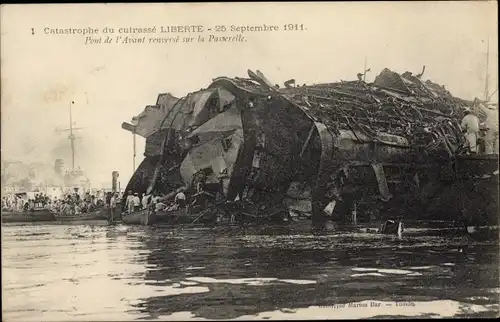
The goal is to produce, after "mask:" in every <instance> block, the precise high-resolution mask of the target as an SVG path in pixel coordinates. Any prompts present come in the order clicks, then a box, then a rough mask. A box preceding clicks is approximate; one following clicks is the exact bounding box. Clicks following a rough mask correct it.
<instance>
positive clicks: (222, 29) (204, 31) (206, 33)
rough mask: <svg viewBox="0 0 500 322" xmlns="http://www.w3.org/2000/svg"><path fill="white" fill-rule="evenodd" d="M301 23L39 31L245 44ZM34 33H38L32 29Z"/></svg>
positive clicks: (86, 38) (95, 41) (129, 40)
mask: <svg viewBox="0 0 500 322" xmlns="http://www.w3.org/2000/svg"><path fill="white" fill-rule="evenodd" d="M305 31H307V28H306V26H304V24H301V23H289V24H283V25H273V24H258V25H243V24H242V25H234V24H231V25H213V26H208V25H175V26H174V25H165V26H151V27H127V26H125V27H111V26H103V27H100V28H97V27H84V28H71V27H70V28H68V27H65V28H59V27H49V26H47V27H44V28H43V31H42V34H43V35H44V36H50V37H65V36H77V37H81V38H82V41H83V44H84V45H86V46H91V45H105V44H109V45H111V44H123V45H129V44H130V45H133V44H177V43H184V44H186V43H244V42H247V41H248V39H249V38H250V37H251V36H252V35H256V34H260V35H262V34H271V33H277V32H288V33H290V32H305ZM31 34H32V35H33V36H35V35H39V34H40V33H39V32H38V31H37V30H35V28H31Z"/></svg>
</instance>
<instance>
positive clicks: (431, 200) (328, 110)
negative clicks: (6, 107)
mask: <svg viewBox="0 0 500 322" xmlns="http://www.w3.org/2000/svg"><path fill="white" fill-rule="evenodd" d="M474 104H475V102H471V101H466V100H463V99H459V98H456V97H454V96H453V95H451V94H450V93H449V92H448V91H447V90H446V89H445V88H444V86H441V85H438V84H435V83H432V82H431V81H422V80H421V74H420V75H413V74H412V73H410V72H406V73H403V74H397V73H395V72H392V71H390V70H388V69H384V70H383V71H382V72H381V73H380V74H379V75H378V76H377V77H376V79H375V81H374V82H373V83H366V82H364V81H363V80H362V79H361V78H360V77H359V75H358V80H356V81H341V82H336V83H326V84H315V85H303V86H300V85H295V80H290V81H287V82H285V86H284V87H283V88H280V86H278V85H275V84H273V83H272V82H270V81H269V80H268V79H267V78H266V77H265V76H264V75H263V74H262V73H260V72H259V71H256V72H253V71H250V70H249V71H248V77H247V78H238V77H236V78H229V77H219V78H216V79H213V81H212V83H211V84H210V85H209V86H208V87H207V88H206V89H202V90H199V91H195V92H192V93H189V94H188V95H187V96H185V97H182V98H177V97H174V96H172V95H171V94H169V93H166V94H160V95H159V96H158V99H157V101H156V103H155V104H153V105H150V106H146V108H145V109H144V111H143V112H142V113H141V114H139V115H137V116H136V117H134V118H133V119H132V122H131V123H123V124H122V127H123V128H124V129H126V130H128V131H131V132H133V133H135V134H137V135H139V136H142V137H144V138H145V139H146V148H145V152H144V156H145V158H144V160H143V161H142V163H141V164H140V166H139V167H138V168H137V170H136V172H135V173H134V175H133V176H132V178H131V179H130V181H129V183H128V185H127V187H126V190H127V191H128V190H132V191H133V192H137V193H139V194H143V193H147V194H150V193H154V194H158V195H161V196H163V198H164V199H169V198H173V196H174V195H175V194H176V193H177V192H179V191H186V192H187V193H188V196H194V197H192V198H193V199H197V198H199V197H200V194H199V188H200V185H201V186H202V187H203V190H204V191H205V192H206V193H205V194H204V198H203V201H200V202H199V203H196V202H193V204H195V207H194V208H193V209H196V207H198V208H199V209H205V208H207V207H212V208H213V209H216V211H218V212H220V213H223V214H224V213H227V214H230V215H231V216H233V217H234V216H236V217H237V218H254V219H258V220H261V219H266V218H286V217H287V216H288V215H289V214H290V212H291V211H292V212H293V213H294V214H301V215H303V216H305V217H309V218H311V219H312V221H313V224H315V225H318V226H321V225H322V224H324V222H325V221H326V220H335V221H352V220H354V221H359V222H362V221H372V220H384V219H386V218H388V217H397V216H402V215H404V216H405V218H414V219H418V218H428V219H443V218H445V219H450V220H472V219H474V220H475V219H477V218H483V219H484V218H487V219H488V220H489V221H492V220H493V221H497V220H498V218H497V217H498V215H497V214H498V156H497V155H493V156H483V157H475V158H474V157H469V156H464V155H462V151H461V147H462V145H463V140H464V138H463V134H462V133H461V130H460V120H461V119H462V117H463V115H464V109H465V108H466V107H472V108H473V107H474ZM479 114H481V113H479ZM480 117H482V116H481V115H480ZM478 178H481V179H478ZM200 200H201V199H200ZM464 205H469V208H472V209H466V208H465V206H464ZM477 214H481V215H477ZM483 219H481V220H483ZM478 220H479V219H478Z"/></svg>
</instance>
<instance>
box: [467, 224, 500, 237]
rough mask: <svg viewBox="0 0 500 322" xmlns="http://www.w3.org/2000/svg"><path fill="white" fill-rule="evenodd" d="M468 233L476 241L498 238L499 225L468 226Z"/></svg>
mask: <svg viewBox="0 0 500 322" xmlns="http://www.w3.org/2000/svg"><path fill="white" fill-rule="evenodd" d="M466 229H467V235H468V236H470V237H471V238H472V239H474V240H476V241H488V240H498V239H499V231H498V226H467V227H466Z"/></svg>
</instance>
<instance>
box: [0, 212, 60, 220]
mask: <svg viewBox="0 0 500 322" xmlns="http://www.w3.org/2000/svg"><path fill="white" fill-rule="evenodd" d="M54 220H56V218H55V216H54V214H53V213H52V212H50V211H49V210H48V209H35V210H32V211H2V223H24V222H43V221H54Z"/></svg>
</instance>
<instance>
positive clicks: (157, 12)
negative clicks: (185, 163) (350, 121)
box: [0, 1, 498, 188]
mask: <svg viewBox="0 0 500 322" xmlns="http://www.w3.org/2000/svg"><path fill="white" fill-rule="evenodd" d="M0 15H1V16H0V23H1V25H0V27H1V31H0V32H1V38H0V41H1V46H0V48H1V49H0V50H1V51H0V57H1V81H0V85H1V152H2V155H1V156H2V160H21V161H25V162H33V161H39V162H46V163H49V164H53V163H54V160H55V159H56V158H63V159H64V160H65V164H66V166H67V167H70V166H71V153H70V151H71V150H70V146H69V140H68V139H67V134H68V133H67V132H57V131H56V129H66V128H68V126H69V106H70V104H71V102H72V101H73V102H74V104H73V105H72V114H73V115H72V116H73V123H74V126H75V127H81V128H82V129H80V130H77V131H75V134H76V135H77V136H78V137H79V139H78V140H77V141H76V165H77V166H80V167H81V168H82V169H84V170H85V171H86V173H87V175H88V177H89V178H90V180H91V181H92V182H93V185H94V186H96V187H99V188H100V187H102V186H103V185H105V186H110V184H111V172H112V171H114V170H116V171H119V173H120V182H121V186H122V187H124V186H125V185H126V183H127V181H128V179H129V178H130V176H131V175H132V173H133V138H132V134H131V133H130V132H127V131H125V130H123V129H121V123H122V122H124V121H130V119H131V118H132V117H133V116H135V115H137V114H139V113H140V112H142V110H143V109H144V107H145V106H146V105H151V104H154V103H155V102H156V98H157V95H158V94H159V93H166V92H170V93H172V94H173V95H175V96H177V97H182V96H184V95H186V94H188V93H189V92H192V91H196V90H199V89H201V88H205V87H207V86H208V85H210V83H211V80H212V79H213V78H215V77H218V76H229V77H234V76H239V77H246V76H247V69H252V70H256V69H257V70H260V71H262V72H263V73H264V74H265V75H266V77H267V78H268V79H270V80H271V81H272V82H273V83H277V84H283V82H284V81H286V80H288V79H291V78H294V79H296V80H297V83H299V84H302V83H320V82H333V81H339V80H341V79H343V80H354V79H356V74H357V73H358V72H362V71H363V67H364V63H365V59H366V61H367V67H368V68H370V69H371V71H370V72H369V73H368V74H367V81H373V79H374V77H375V76H376V75H377V74H378V73H380V71H381V70H382V69H384V68H389V69H391V70H393V71H396V72H399V73H402V72H404V71H407V70H408V71H411V72H413V73H414V74H416V73H419V72H420V71H421V70H422V66H423V65H425V66H426V70H425V74H424V76H423V79H424V80H425V79H431V80H432V81H434V82H437V83H439V84H443V85H445V86H446V88H447V89H448V90H450V91H451V93H452V94H453V95H455V96H458V97H461V98H464V99H472V98H474V97H483V96H484V88H485V75H486V70H487V68H486V51H487V49H486V48H487V43H488V39H489V45H490V59H489V68H488V70H489V92H490V93H492V92H493V91H494V90H496V89H497V88H498V72H497V70H498V65H497V61H498V50H497V48H498V43H497V39H498V34H497V26H498V19H497V3H496V1H482V2H432V1H429V2H397V3H395V2H391V3H389V2H387V3H385V2H366V3H358V2H356V3H342V2H336V3H233V4H229V3H226V4H218V3H210V4H201V3H193V4H191V3H185V4H78V5H74V4H73V5H70V4H57V5H54V4H45V5H20V6H17V5H4V6H2V7H1V12H0ZM289 23H292V24H299V25H300V24H303V25H304V27H305V28H306V29H307V30H305V31H283V30H280V31H274V32H260V33H245V34H244V36H245V37H246V38H247V41H246V42H244V43H207V42H205V43H185V44H182V43H179V44H95V45H85V41H84V40H85V37H83V36H79V35H46V34H45V33H44V28H45V27H49V28H86V27H93V28H100V29H102V28H104V27H105V26H107V27H114V28H115V30H117V29H118V28H120V27H143V28H145V27H153V26H156V27H157V28H159V27H160V26H172V25H186V24H197V25H204V26H205V29H207V28H210V26H212V28H213V27H214V26H216V25H225V26H227V27H229V26H230V25H232V24H234V25H247V24H248V25H262V24H268V25H278V26H280V28H281V29H283V28H282V26H283V25H284V24H289ZM31 28H33V30H34V34H32V30H31ZM208 34H210V32H208V31H205V32H204V35H205V36H207V35H208ZM235 34H237V33H234V32H227V33H226V35H235ZM115 35H116V34H115ZM221 35H222V34H221ZM156 36H158V34H157V35H156ZM162 36H167V34H162ZM492 100H493V101H495V102H498V93H496V94H495V95H494V96H493V98H492ZM144 141H145V140H144V139H143V138H141V137H137V158H136V166H138V165H139V163H140V162H141V161H142V158H143V156H142V154H143V152H144Z"/></svg>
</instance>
